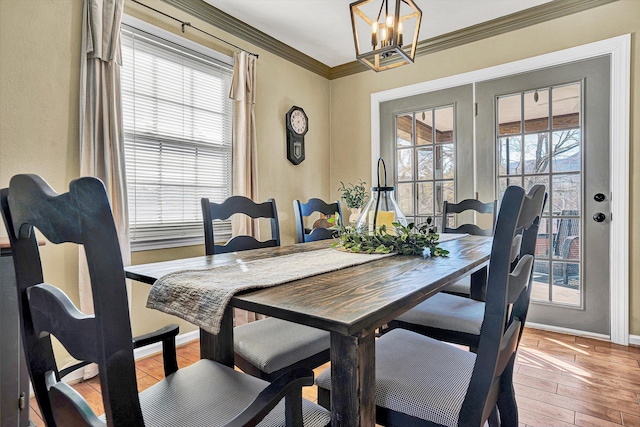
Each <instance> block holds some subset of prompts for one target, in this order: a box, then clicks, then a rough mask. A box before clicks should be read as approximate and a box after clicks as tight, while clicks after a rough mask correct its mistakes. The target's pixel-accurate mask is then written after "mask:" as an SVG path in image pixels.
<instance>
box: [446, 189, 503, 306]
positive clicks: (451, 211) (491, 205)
mask: <svg viewBox="0 0 640 427" xmlns="http://www.w3.org/2000/svg"><path fill="white" fill-rule="evenodd" d="M465 212H477V213H480V214H489V215H491V216H492V218H491V228H480V227H479V226H478V225H476V224H471V223H467V224H461V225H459V226H458V227H449V226H448V224H449V218H451V216H452V215H458V214H464V213H465ZM496 213H497V201H496V200H494V201H493V202H487V203H483V202H481V201H479V200H476V199H465V200H463V201H461V202H460V203H449V202H447V201H445V202H444V203H443V204H442V232H443V233H468V234H471V235H474V236H492V235H493V227H494V226H495V223H496ZM454 221H455V219H454ZM481 282H482V280H479V281H477V282H475V283H474V284H473V287H472V286H471V280H470V278H469V277H465V278H464V279H461V280H459V281H457V282H455V283H452V284H451V285H449V286H447V287H446V288H445V289H444V292H448V293H452V294H455V295H460V296H466V297H471V298H474V299H477V300H483V299H484V294H485V292H486V282H485V283H481Z"/></svg>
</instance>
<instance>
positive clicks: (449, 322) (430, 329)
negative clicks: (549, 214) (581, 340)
mask: <svg viewBox="0 0 640 427" xmlns="http://www.w3.org/2000/svg"><path fill="white" fill-rule="evenodd" d="M532 191H533V189H532ZM545 203H546V194H545V195H544V200H543V206H544V204H545ZM541 213H542V210H541V211H540V212H539V214H541ZM539 225H540V218H539V217H538V218H536V219H535V220H534V221H533V224H532V226H531V227H529V228H528V229H526V230H524V229H520V230H519V233H520V234H519V235H518V236H519V237H518V238H516V239H514V240H513V242H512V247H511V253H512V258H513V260H512V261H513V262H514V263H515V261H517V260H518V259H519V257H521V256H524V255H526V254H532V255H534V254H535V243H536V240H537V238H538V228H539ZM531 245H534V246H533V247H531ZM514 267H515V264H514ZM445 289H446V288H445ZM530 296H531V289H530V288H528V290H527V293H526V295H525V298H526V304H527V305H528V304H529V298H530ZM485 307H486V305H485V302H484V298H482V300H479V299H474V298H467V297H463V296H460V295H456V294H449V293H445V292H440V293H438V294H436V295H434V296H433V297H431V298H429V299H427V300H425V301H423V302H422V303H420V304H418V305H417V306H415V307H414V308H412V309H411V310H409V311H407V312H405V313H403V314H402V315H400V316H398V317H397V318H396V319H394V320H392V321H391V322H389V323H388V325H387V329H386V330H385V332H388V331H391V330H393V329H396V328H402V329H407V330H410V331H413V332H416V333H419V334H421V335H425V336H429V337H431V338H435V339H438V340H441V341H447V342H452V343H455V344H460V345H465V346H468V347H469V348H470V350H471V351H476V350H477V348H478V344H479V342H480V332H481V329H482V324H483V319H484V311H485Z"/></svg>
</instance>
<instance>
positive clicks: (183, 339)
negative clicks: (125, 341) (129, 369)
mask: <svg viewBox="0 0 640 427" xmlns="http://www.w3.org/2000/svg"><path fill="white" fill-rule="evenodd" d="M198 338H200V330H198V329H196V330H195V331H191V332H187V333H186V334H180V335H178V336H177V337H176V345H182V344H186V343H188V342H191V341H194V340H197V339H198ZM161 351H162V343H159V342H157V343H154V344H149V345H147V346H144V347H141V348H136V349H135V350H133V358H134V359H135V360H138V359H142V358H143V357H147V356H151V355H153V354H157V353H160V352H161Z"/></svg>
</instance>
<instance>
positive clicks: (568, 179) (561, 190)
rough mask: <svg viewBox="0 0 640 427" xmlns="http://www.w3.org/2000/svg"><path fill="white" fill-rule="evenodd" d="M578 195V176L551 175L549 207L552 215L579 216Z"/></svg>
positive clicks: (579, 189)
mask: <svg viewBox="0 0 640 427" xmlns="http://www.w3.org/2000/svg"><path fill="white" fill-rule="evenodd" d="M580 194H581V185H580V175H579V174H571V175H553V191H552V192H551V202H552V203H551V205H552V207H553V213H554V215H558V214H561V215H579V213H580V206H581V197H580ZM569 212H570V213H569Z"/></svg>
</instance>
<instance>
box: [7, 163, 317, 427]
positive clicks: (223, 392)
mask: <svg viewBox="0 0 640 427" xmlns="http://www.w3.org/2000/svg"><path fill="white" fill-rule="evenodd" d="M0 194H1V199H0V200H1V202H2V214H3V217H4V220H5V225H6V227H7V230H8V234H9V237H10V241H11V246H12V251H13V259H14V266H15V270H16V282H17V291H18V296H19V301H20V317H21V322H22V327H21V330H22V342H23V348H24V352H25V355H26V359H27V362H28V369H29V375H30V377H31V381H32V384H33V388H34V391H35V396H36V399H37V401H38V405H39V407H40V410H41V413H42V416H43V418H44V420H45V422H46V424H47V426H49V427H55V426H58V427H67V426H74V427H75V426H91V427H97V426H103V427H104V426H107V425H109V426H118V427H125V426H126V427H132V426H171V427H174V426H178V425H180V426H187V425H189V426H198V427H199V426H204V425H225V426H245V425H251V426H254V425H256V424H257V422H258V421H259V420H261V419H263V423H264V424H265V425H273V426H284V425H285V417H286V419H287V420H288V421H287V424H286V425H287V426H288V425H296V426H301V425H302V417H303V416H304V418H305V421H306V422H305V425H307V422H310V423H311V424H314V425H326V424H327V423H328V420H329V415H328V413H327V412H326V411H325V410H324V409H322V408H320V407H319V406H317V405H315V404H312V403H311V402H307V401H303V399H302V396H301V393H302V386H304V385H308V384H311V383H312V379H313V373H312V372H311V371H309V370H300V371H296V372H291V373H290V375H288V376H287V377H283V378H281V379H279V380H278V381H276V382H274V383H272V384H269V383H267V382H265V381H262V380H260V379H257V378H254V377H251V376H249V375H246V374H243V373H241V372H237V371H235V370H233V369H232V368H230V367H227V366H223V365H220V364H218V363H216V362H214V361H212V360H200V361H198V362H196V363H194V364H193V365H191V366H189V367H186V368H183V369H179V370H178V371H177V372H175V373H172V374H170V375H168V377H167V378H166V379H164V380H162V381H160V382H158V383H157V384H155V385H153V386H151V387H149V388H148V389H146V390H144V391H143V392H141V393H140V394H138V390H137V384H136V372H135V364H134V358H133V348H134V344H133V343H132V338H131V325H130V321H129V308H128V303H127V294H126V288H125V276H124V268H123V264H122V258H121V254H120V247H119V245H118V236H117V232H116V228H115V225H114V222H113V217H112V214H111V208H110V206H109V201H108V199H107V196H106V191H105V188H104V185H103V184H102V182H101V181H100V180H98V179H96V178H80V179H77V180H75V181H73V182H71V184H70V186H69V192H68V193H65V194H60V195H58V194H56V193H55V192H54V191H53V190H52V189H51V187H49V185H48V184H47V183H46V182H45V181H44V180H42V178H40V177H38V176H36V175H17V176H15V177H13V178H12V179H11V183H10V187H9V189H3V190H1V193H0ZM34 229H38V230H39V231H40V233H42V235H43V236H44V237H46V238H47V239H48V240H50V241H51V242H53V243H55V244H58V243H77V244H80V245H83V246H84V250H85V253H86V257H87V264H88V267H89V273H90V277H91V289H92V293H93V305H94V310H95V314H94V315H86V314H84V313H81V312H80V311H78V310H77V309H76V308H75V306H74V305H73V303H72V302H71V300H70V299H69V298H68V297H67V296H66V295H65V294H64V293H63V292H62V290H60V289H59V288H57V287H54V286H52V285H49V284H46V283H44V282H43V272H42V265H41V261H40V254H39V252H38V244H37V241H36V238H35V232H34ZM51 335H53V336H55V337H56V338H57V339H58V340H59V341H60V342H61V343H62V345H63V346H64V347H65V348H66V349H67V351H68V352H69V353H70V354H71V355H72V356H73V357H74V358H76V359H78V360H83V361H90V362H95V363H97V364H98V367H99V375H100V377H99V378H100V387H101V391H102V400H103V404H104V410H105V414H104V416H103V417H98V416H96V414H94V413H93V412H92V410H91V408H90V407H89V405H88V404H87V402H86V401H85V400H84V399H83V398H82V396H80V395H79V394H78V393H77V392H76V391H75V390H74V389H72V388H71V387H69V386H68V385H67V384H65V383H64V382H61V381H60V372H59V371H58V368H57V367H56V360H55V357H54V352H53V348H52V345H51ZM283 398H284V400H285V402H281V400H283ZM274 408H275V409H274ZM303 414H304V415H303ZM260 425H263V424H260Z"/></svg>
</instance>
